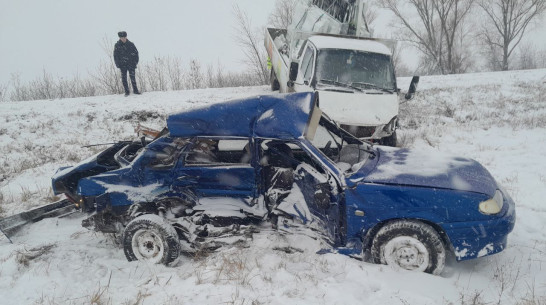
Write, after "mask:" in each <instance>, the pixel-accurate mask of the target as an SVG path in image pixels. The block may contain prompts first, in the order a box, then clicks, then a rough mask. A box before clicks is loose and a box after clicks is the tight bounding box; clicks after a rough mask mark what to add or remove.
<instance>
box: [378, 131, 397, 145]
mask: <svg viewBox="0 0 546 305" xmlns="http://www.w3.org/2000/svg"><path fill="white" fill-rule="evenodd" d="M379 144H381V145H385V146H392V147H396V144H397V137H396V130H395V131H393V132H392V134H391V135H390V136H388V137H384V138H381V140H379Z"/></svg>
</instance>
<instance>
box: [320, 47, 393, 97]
mask: <svg viewBox="0 0 546 305" xmlns="http://www.w3.org/2000/svg"><path fill="white" fill-rule="evenodd" d="M315 79H316V82H317V85H318V86H323V87H326V86H335V87H344V88H349V89H352V90H355V91H366V92H367V91H380V92H383V93H395V92H396V77H395V74H394V67H393V64H392V60H391V57H390V56H389V55H387V54H379V53H373V52H366V51H358V50H348V49H333V48H332V49H320V50H318V51H317V59H316V68H315Z"/></svg>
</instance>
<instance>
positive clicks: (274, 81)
mask: <svg viewBox="0 0 546 305" xmlns="http://www.w3.org/2000/svg"><path fill="white" fill-rule="evenodd" d="M269 78H270V80H271V91H277V90H279V89H281V84H279V80H278V79H277V75H276V74H275V71H273V69H271V76H270V77H269Z"/></svg>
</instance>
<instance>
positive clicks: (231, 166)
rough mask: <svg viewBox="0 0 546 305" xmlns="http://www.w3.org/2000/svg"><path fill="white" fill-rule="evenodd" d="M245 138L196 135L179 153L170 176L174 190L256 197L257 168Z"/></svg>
mask: <svg viewBox="0 0 546 305" xmlns="http://www.w3.org/2000/svg"><path fill="white" fill-rule="evenodd" d="M250 146H251V142H250V140H249V139H248V138H228V139H214V138H198V139H196V140H195V141H194V142H193V143H192V144H191V146H190V147H189V148H188V149H187V150H186V151H185V152H184V153H183V154H182V156H181V160H180V161H181V162H178V163H179V164H178V166H177V168H176V170H175V172H174V176H173V184H172V185H173V190H175V192H184V191H188V190H190V191H192V192H193V193H194V194H195V195H196V196H197V197H198V198H199V199H202V198H206V197H231V198H239V199H241V200H245V201H246V200H248V199H253V198H255V197H256V172H255V168H254V167H253V166H252V155H251V153H250V152H251V150H250Z"/></svg>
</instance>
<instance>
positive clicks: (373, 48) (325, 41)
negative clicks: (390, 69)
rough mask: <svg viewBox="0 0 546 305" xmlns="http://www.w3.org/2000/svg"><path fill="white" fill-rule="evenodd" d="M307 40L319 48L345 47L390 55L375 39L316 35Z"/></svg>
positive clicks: (387, 49)
mask: <svg viewBox="0 0 546 305" xmlns="http://www.w3.org/2000/svg"><path fill="white" fill-rule="evenodd" d="M309 41H311V42H312V43H313V44H314V45H315V46H316V47H317V48H319V49H347V50H358V51H365V52H373V53H380V54H385V55H391V50H390V49H389V48H388V47H387V46H386V45H384V44H383V43H381V42H378V41H375V40H369V39H350V38H341V37H334V36H320V35H317V36H311V37H309Z"/></svg>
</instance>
